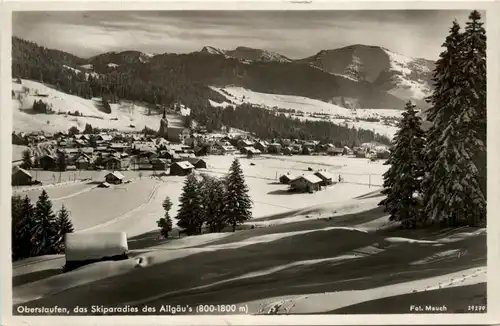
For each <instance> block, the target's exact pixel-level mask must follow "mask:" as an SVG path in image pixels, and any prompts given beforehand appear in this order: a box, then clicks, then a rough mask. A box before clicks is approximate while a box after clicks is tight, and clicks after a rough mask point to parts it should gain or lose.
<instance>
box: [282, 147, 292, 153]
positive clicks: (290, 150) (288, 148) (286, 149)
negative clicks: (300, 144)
mask: <svg viewBox="0 0 500 326" xmlns="http://www.w3.org/2000/svg"><path fill="white" fill-rule="evenodd" d="M283 154H285V155H292V154H293V148H292V147H291V146H287V147H285V148H283Z"/></svg>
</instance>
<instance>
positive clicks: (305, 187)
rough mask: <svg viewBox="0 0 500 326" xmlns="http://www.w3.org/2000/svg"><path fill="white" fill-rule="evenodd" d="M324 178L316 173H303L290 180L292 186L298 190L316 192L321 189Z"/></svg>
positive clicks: (294, 189)
mask: <svg viewBox="0 0 500 326" xmlns="http://www.w3.org/2000/svg"><path fill="white" fill-rule="evenodd" d="M321 182H322V180H321V179H320V178H318V177H317V176H315V175H302V176H300V177H298V178H295V179H294V180H292V181H291V182H290V188H291V189H292V190H293V191H298V192H310V193H312V192H315V191H318V190H320V189H321Z"/></svg>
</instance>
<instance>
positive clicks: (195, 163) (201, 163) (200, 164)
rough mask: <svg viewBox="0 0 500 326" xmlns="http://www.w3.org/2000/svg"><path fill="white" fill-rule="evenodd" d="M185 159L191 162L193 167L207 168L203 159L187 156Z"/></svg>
mask: <svg viewBox="0 0 500 326" xmlns="http://www.w3.org/2000/svg"><path fill="white" fill-rule="evenodd" d="M187 161H188V162H189V163H191V164H192V165H193V166H194V168H195V169H206V168H207V162H206V161H205V160H202V159H200V158H196V157H194V158H188V159H187Z"/></svg>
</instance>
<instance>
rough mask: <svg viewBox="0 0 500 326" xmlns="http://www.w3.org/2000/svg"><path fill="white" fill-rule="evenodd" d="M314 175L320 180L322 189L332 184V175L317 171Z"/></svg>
mask: <svg viewBox="0 0 500 326" xmlns="http://www.w3.org/2000/svg"><path fill="white" fill-rule="evenodd" d="M314 175H315V176H317V177H318V178H320V179H321V186H323V187H326V186H329V185H331V184H333V175H331V174H330V173H328V172H325V171H318V172H316V173H314Z"/></svg>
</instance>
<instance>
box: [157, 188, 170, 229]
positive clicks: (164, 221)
mask: <svg viewBox="0 0 500 326" xmlns="http://www.w3.org/2000/svg"><path fill="white" fill-rule="evenodd" d="M162 206H163V209H164V210H165V217H162V218H160V219H159V220H158V221H157V222H156V223H157V225H158V227H159V228H160V233H161V235H162V236H163V237H164V238H168V232H170V231H172V218H171V217H170V214H169V211H170V209H171V208H172V201H171V200H170V197H167V198H165V200H164V201H163V204H162Z"/></svg>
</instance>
